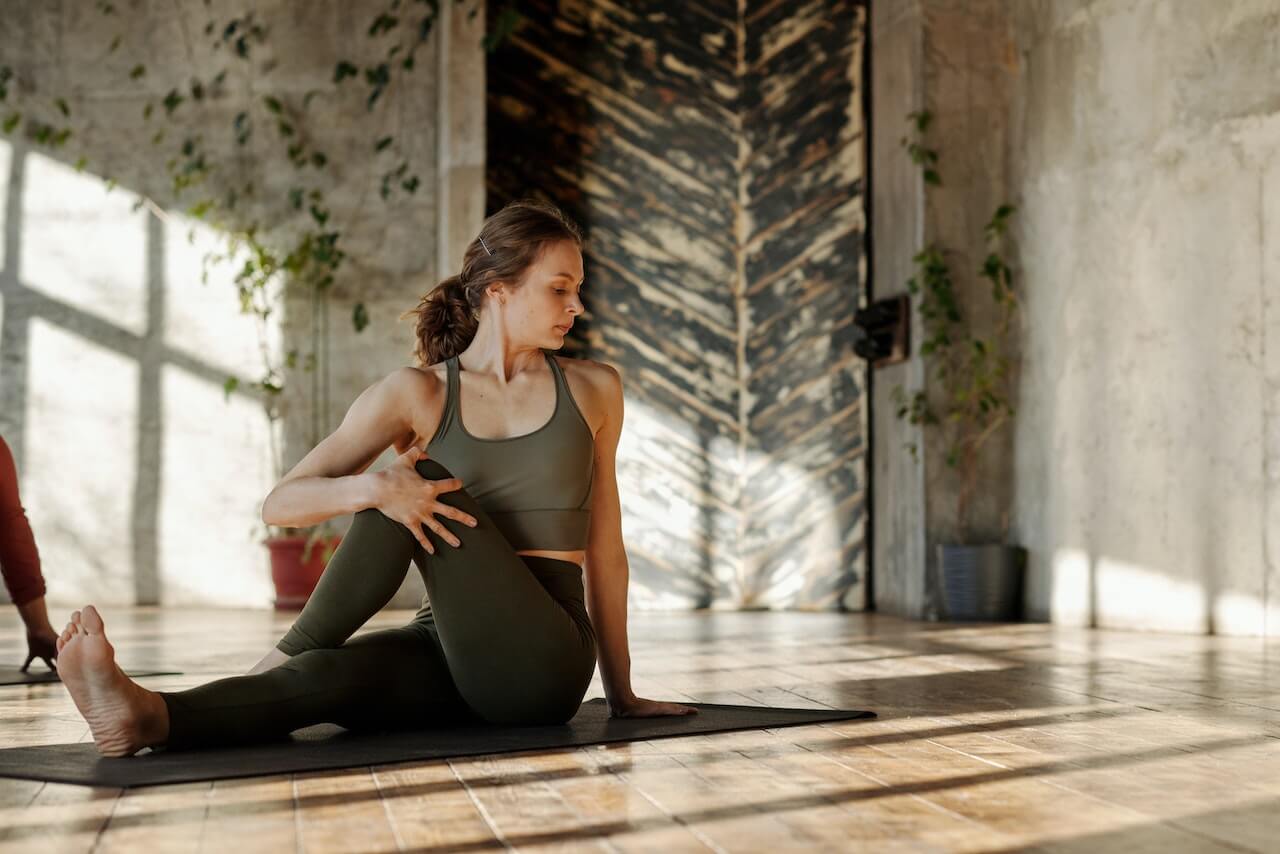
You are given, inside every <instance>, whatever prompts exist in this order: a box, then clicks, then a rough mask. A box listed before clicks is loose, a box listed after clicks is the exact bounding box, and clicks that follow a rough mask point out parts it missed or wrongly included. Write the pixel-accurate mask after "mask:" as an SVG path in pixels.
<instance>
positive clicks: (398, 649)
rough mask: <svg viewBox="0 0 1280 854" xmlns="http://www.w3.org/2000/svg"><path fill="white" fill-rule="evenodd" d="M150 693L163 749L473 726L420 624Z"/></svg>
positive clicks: (434, 642)
mask: <svg viewBox="0 0 1280 854" xmlns="http://www.w3.org/2000/svg"><path fill="white" fill-rule="evenodd" d="M159 694H160V696H161V697H162V698H163V700H164V702H165V705H166V706H167V707H168V711H169V734H168V738H167V740H166V742H165V744H166V746H167V747H169V748H171V749H174V748H183V747H191V746H208V745H215V744H228V743H243V742H246V741H252V740H259V739H272V738H279V737H282V736H286V735H288V734H289V733H290V732H292V731H293V730H295V729H298V728H300V727H304V726H310V725H311V724H316V723H336V724H339V725H340V726H344V727H346V728H348V729H370V728H385V729H392V728H398V727H406V726H428V725H433V724H445V723H455V722H462V721H473V720H475V719H476V718H475V715H474V713H472V711H471V710H470V709H469V708H468V707H467V704H466V703H465V702H464V701H463V699H462V697H461V696H460V695H459V694H458V690H457V688H456V687H455V686H454V684H453V678H452V677H451V676H450V675H449V666H448V664H447V663H446V662H445V659H444V653H443V652H442V650H441V649H440V641H439V639H438V638H437V637H436V635H435V629H434V627H433V626H431V625H430V624H429V623H427V622H422V621H414V622H412V623H409V624H408V625H406V626H400V627H397V628H393V629H382V630H379V631H375V632H366V633H365V634H362V635H360V636H358V637H354V638H352V639H350V640H348V641H347V642H346V643H344V644H343V645H342V646H341V647H339V648H337V649H314V650H308V651H306V652H302V653H299V654H298V655H295V656H294V657H293V658H291V659H290V660H289V661H287V662H285V663H284V664H281V665H279V666H277V667H273V668H271V669H270V670H267V671H265V672H263V673H258V674H255V675H252V676H231V677H228V678H226V679H219V680H216V681H214V682H209V683H207V684H204V685H200V686H198V687H195V688H191V689H188V690H186V691H161V692H159Z"/></svg>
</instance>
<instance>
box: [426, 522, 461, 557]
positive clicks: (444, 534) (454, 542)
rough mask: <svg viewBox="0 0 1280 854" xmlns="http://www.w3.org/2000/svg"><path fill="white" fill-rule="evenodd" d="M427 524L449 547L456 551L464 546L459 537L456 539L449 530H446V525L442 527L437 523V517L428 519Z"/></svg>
mask: <svg viewBox="0 0 1280 854" xmlns="http://www.w3.org/2000/svg"><path fill="white" fill-rule="evenodd" d="M426 522H427V524H428V525H430V526H431V530H433V531H435V532H436V533H437V534H439V535H440V538H441V539H442V540H444V541H445V542H446V543H448V544H449V545H451V546H453V547H454V548H455V549H456V548H457V547H458V546H460V545H462V541H461V540H459V539H458V538H457V537H455V536H454V535H453V534H451V533H450V532H449V530H448V529H447V528H445V526H444V525H441V524H440V523H439V522H438V521H436V517H434V516H428V517H427V519H426Z"/></svg>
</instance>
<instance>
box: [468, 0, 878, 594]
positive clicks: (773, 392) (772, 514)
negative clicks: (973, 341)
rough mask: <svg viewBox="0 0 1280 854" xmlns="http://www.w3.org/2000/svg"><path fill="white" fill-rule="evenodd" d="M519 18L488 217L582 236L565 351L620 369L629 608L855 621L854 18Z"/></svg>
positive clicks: (498, 67) (857, 49)
mask: <svg viewBox="0 0 1280 854" xmlns="http://www.w3.org/2000/svg"><path fill="white" fill-rule="evenodd" d="M499 7H500V4H498V3H491V4H490V9H489V13H490V15H491V16H492V15H494V14H496V12H497V9H498V8H499ZM518 7H519V9H520V11H521V13H522V14H523V15H524V16H525V20H524V22H523V24H522V25H521V27H520V28H519V29H518V31H517V32H516V33H515V35H514V36H512V37H511V38H510V40H509V41H508V42H507V43H505V44H504V46H503V47H502V48H500V49H499V50H498V51H496V52H494V53H493V54H492V55H491V56H490V59H489V66H488V116H487V120H488V151H487V157H488V167H487V169H488V171H487V182H488V192H489V199H488V207H489V212H493V211H495V210H497V209H498V208H500V207H501V206H502V205H503V204H505V203H506V202H507V201H509V200H511V199H513V198H517V197H521V196H528V195H533V196H543V197H546V198H549V199H552V200H554V201H556V202H557V203H558V204H560V205H562V206H563V207H565V208H566V210H567V211H568V212H569V213H570V214H572V215H573V216H574V217H575V218H577V220H578V221H579V222H580V223H581V224H582V225H583V227H584V229H585V230H586V232H587V244H586V247H585V252H584V255H585V263H586V275H587V284H586V290H585V292H584V294H585V295H584V302H585V304H586V308H587V313H586V314H585V315H584V317H582V318H580V319H579V322H578V324H577V325H576V326H575V328H574V335H573V338H572V339H571V340H570V341H569V342H568V343H567V344H566V347H565V353H566V354H567V355H573V356H581V357H587V358H593V359H599V360H601V361H605V362H608V363H609V364H611V365H613V366H614V367H616V368H617V369H618V370H619V371H620V372H621V374H622V376H623V382H624V385H625V388H626V396H627V416H626V419H627V420H626V427H625V430H624V434H623V442H622V447H621V449H620V451H619V461H618V478H619V488H620V491H621V494H622V499H623V534H624V538H625V542H626V546H627V554H628V556H629V558H630V565H631V570H632V576H631V577H632V590H633V596H634V598H635V600H636V601H637V604H638V605H640V606H641V607H657V606H671V607H685V606H690V605H695V606H705V605H715V606H718V607H805V608H836V607H846V608H854V609H858V608H861V607H862V606H863V603H864V598H865V596H864V593H865V588H864V585H865V575H866V553H865V550H864V537H865V531H866V530H867V525H866V513H867V510H868V507H867V504H866V502H865V496H866V472H867V460H866V449H867V443H866V440H865V437H866V394H865V379H866V372H865V368H864V367H863V365H862V363H861V362H860V361H859V360H857V359H856V358H855V357H854V355H853V351H852V338H851V336H852V329H853V327H852V318H853V312H854V310H855V309H856V308H857V306H858V305H859V301H860V298H861V295H862V293H863V292H864V289H865V264H864V261H863V242H864V222H865V218H864V209H865V205H864V198H863V175H864V168H865V166H864V164H865V152H864V134H863V129H864V117H863V114H862V97H861V88H862V80H861V76H862V66H863V61H862V58H863V50H864V44H865V26H866V8H865V5H864V4H863V3H859V2H854V0H817V2H811V3H793V2H772V3H764V2H756V0H746V2H745V3H743V4H739V3H738V2H732V3H729V2H721V3H708V2H701V3H658V2H649V3H644V2H636V0H621V2H610V3H599V2H592V0H583V2H560V3H549V2H522V3H520V4H518Z"/></svg>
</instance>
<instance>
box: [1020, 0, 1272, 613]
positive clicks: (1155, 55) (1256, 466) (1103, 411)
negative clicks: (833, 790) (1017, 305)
mask: <svg viewBox="0 0 1280 854" xmlns="http://www.w3.org/2000/svg"><path fill="white" fill-rule="evenodd" d="M1013 23H1014V29H1015V32H1016V37H1017V48H1018V56H1019V60H1020V69H1019V74H1018V88H1017V92H1016V97H1015V99H1014V101H1013V103H1012V105H1011V106H1012V110H1011V113H1010V124H1011V127H1012V132H1013V135H1014V138H1015V139H1016V146H1017V150H1018V153H1019V156H1018V157H1017V158H1016V159H1015V160H1013V161H1012V164H1013V167H1014V170H1013V174H1012V176H1011V177H1012V180H1013V181H1015V182H1016V185H1017V187H1018V188H1019V191H1020V195H1021V200H1022V203H1023V213H1022V217H1021V236H1020V243H1021V247H1022V267H1023V285H1024V288H1025V293H1026V318H1025V330H1026V333H1025V334H1026V339H1025V341H1026V344H1025V346H1026V353H1025V364H1024V374H1023V381H1022V384H1021V397H1022V414H1021V418H1020V420H1019V423H1018V426H1017V437H1016V441H1017V457H1016V470H1017V497H1016V501H1015V502H1014V505H1013V507H1014V520H1013V536H1014V538H1015V539H1017V540H1019V541H1020V542H1022V543H1024V544H1025V545H1027V546H1028V547H1030V549H1031V553H1032V556H1033V559H1032V573H1031V581H1032V584H1031V589H1030V591H1029V598H1028V604H1029V605H1030V607H1031V608H1032V610H1033V612H1034V613H1036V614H1038V615H1040V616H1042V617H1048V618H1051V619H1053V620H1055V621H1060V622H1066V623H1073V624H1095V625H1099V626H1109V627H1110V626H1114V627H1133V628H1151V629H1170V630H1177V631H1192V632H1222V633H1228V634H1262V633H1266V634H1268V635H1273V636H1274V635H1276V634H1278V633H1280V570H1278V563H1280V555H1278V554H1277V547H1278V546H1280V418H1277V415H1278V414H1280V306H1278V305H1277V304H1276V293H1277V288H1280V166H1277V163H1278V162H1280V157H1278V155H1280V77H1277V76H1276V73H1275V72H1276V61H1277V57H1280V2H1276V0H1240V2H1233V3H1204V4H1188V5H1179V4H1170V3H1164V2H1159V0H1150V1H1149V2H1110V3H1105V2H1094V3H1033V4H1019V5H1018V6H1017V8H1016V13H1015V14H1014V17H1013Z"/></svg>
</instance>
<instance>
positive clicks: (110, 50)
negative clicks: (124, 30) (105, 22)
mask: <svg viewBox="0 0 1280 854" xmlns="http://www.w3.org/2000/svg"><path fill="white" fill-rule="evenodd" d="M118 47H120V37H119V36H116V37H115V38H113V39H112V40H111V47H109V48H107V53H109V54H111V53H115V52H116V48H118Z"/></svg>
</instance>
